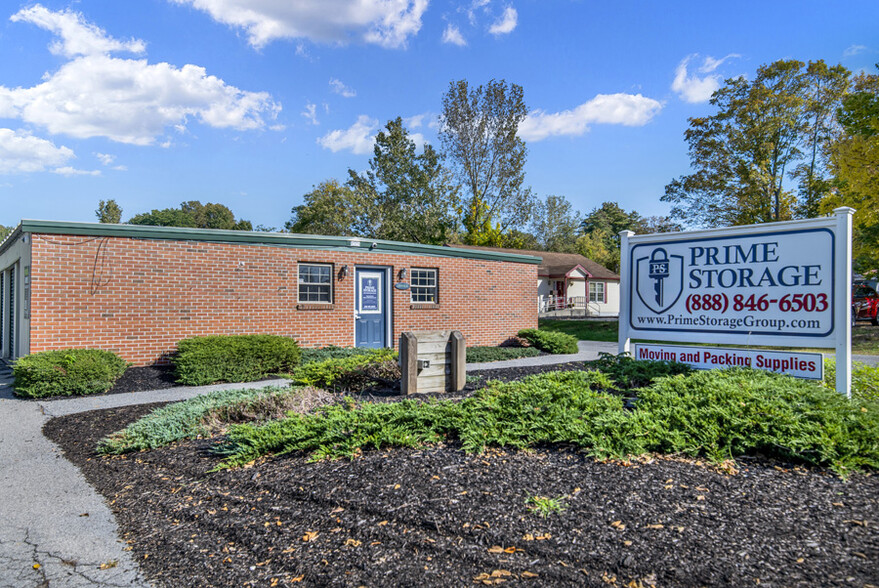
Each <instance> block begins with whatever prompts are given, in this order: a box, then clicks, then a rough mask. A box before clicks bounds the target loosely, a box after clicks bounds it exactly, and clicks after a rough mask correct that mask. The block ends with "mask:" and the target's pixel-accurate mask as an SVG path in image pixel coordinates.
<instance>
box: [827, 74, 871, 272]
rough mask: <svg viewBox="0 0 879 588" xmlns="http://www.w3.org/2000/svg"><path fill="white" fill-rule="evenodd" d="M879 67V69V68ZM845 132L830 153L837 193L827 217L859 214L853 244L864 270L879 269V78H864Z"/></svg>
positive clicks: (846, 111) (849, 104) (848, 100)
mask: <svg viewBox="0 0 879 588" xmlns="http://www.w3.org/2000/svg"><path fill="white" fill-rule="evenodd" d="M877 68H879V64H877ZM838 114H839V121H840V131H839V134H838V136H837V137H836V138H835V140H834V141H833V143H832V145H831V148H830V169H831V171H832V172H833V174H834V176H835V189H834V190H833V192H832V194H831V195H830V196H828V197H827V198H825V199H824V201H823V202H822V212H824V213H829V212H830V211H831V210H833V209H834V208H836V207H838V206H851V207H852V208H854V209H856V212H855V216H854V221H853V225H854V238H853V240H852V248H853V254H854V257H855V266H856V268H857V269H859V270H867V269H876V268H877V267H879V75H877V74H867V73H861V74H860V75H858V76H857V77H856V78H855V79H854V89H853V92H852V93H851V94H849V95H848V96H846V97H845V98H844V99H843V101H842V106H841V107H840V109H839V112H838Z"/></svg>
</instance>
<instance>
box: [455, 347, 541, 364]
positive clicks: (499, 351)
mask: <svg viewBox="0 0 879 588" xmlns="http://www.w3.org/2000/svg"><path fill="white" fill-rule="evenodd" d="M537 355H540V350H539V349H537V348H536V347H490V346H486V347H468V348H467V363H488V362H492V361H504V360H505V359H519V358H520V357H535V356H537Z"/></svg>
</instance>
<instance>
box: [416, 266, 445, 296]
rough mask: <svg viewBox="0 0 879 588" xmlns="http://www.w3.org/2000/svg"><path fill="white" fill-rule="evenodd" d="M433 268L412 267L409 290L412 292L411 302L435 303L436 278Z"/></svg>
mask: <svg viewBox="0 0 879 588" xmlns="http://www.w3.org/2000/svg"><path fill="white" fill-rule="evenodd" d="M436 273H437V272H436V270H435V269H425V268H417V267H413V268H412V274H411V275H412V278H411V283H410V289H409V291H410V292H411V293H412V302H413V303H428V304H436V303H437V301H438V300H439V299H438V298H437V290H438V288H437V279H436Z"/></svg>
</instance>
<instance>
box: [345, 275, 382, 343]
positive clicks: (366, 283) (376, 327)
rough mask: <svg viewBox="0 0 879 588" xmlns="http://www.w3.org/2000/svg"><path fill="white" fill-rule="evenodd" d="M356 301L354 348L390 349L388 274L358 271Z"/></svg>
mask: <svg viewBox="0 0 879 588" xmlns="http://www.w3.org/2000/svg"><path fill="white" fill-rule="evenodd" d="M355 274H356V276H355V277H356V281H355V286H356V292H355V301H354V345H355V346H356V347H371V348H380V347H387V346H388V339H387V326H388V316H389V312H390V310H389V309H388V304H387V272H385V270H383V269H372V268H357V269H356V271H355Z"/></svg>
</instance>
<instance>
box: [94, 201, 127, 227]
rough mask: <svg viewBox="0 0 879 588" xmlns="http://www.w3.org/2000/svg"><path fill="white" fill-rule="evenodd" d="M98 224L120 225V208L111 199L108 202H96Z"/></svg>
mask: <svg viewBox="0 0 879 588" xmlns="http://www.w3.org/2000/svg"><path fill="white" fill-rule="evenodd" d="M95 216H97V217H98V222H101V223H116V224H118V223H121V222H122V207H121V206H119V205H118V204H117V203H116V201H115V200H113V199H112V198H111V199H110V200H106V201H105V200H101V201H100V202H98V209H97V210H96V211H95Z"/></svg>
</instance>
